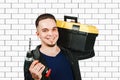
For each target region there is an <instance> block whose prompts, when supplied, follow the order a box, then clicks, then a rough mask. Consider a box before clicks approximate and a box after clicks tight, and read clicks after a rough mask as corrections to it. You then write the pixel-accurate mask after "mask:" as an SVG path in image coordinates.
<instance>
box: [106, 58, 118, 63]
mask: <svg viewBox="0 0 120 80" xmlns="http://www.w3.org/2000/svg"><path fill="white" fill-rule="evenodd" d="M118 60H119V59H118V57H106V61H110V62H113V61H114V62H115V61H116V62H117V61H118Z"/></svg>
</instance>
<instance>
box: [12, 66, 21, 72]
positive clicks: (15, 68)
mask: <svg viewBox="0 0 120 80" xmlns="http://www.w3.org/2000/svg"><path fill="white" fill-rule="evenodd" d="M12 72H23V68H22V67H12Z"/></svg>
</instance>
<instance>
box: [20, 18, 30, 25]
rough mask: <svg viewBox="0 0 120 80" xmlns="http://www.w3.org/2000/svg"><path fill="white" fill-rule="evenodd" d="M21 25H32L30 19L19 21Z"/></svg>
mask: <svg viewBox="0 0 120 80" xmlns="http://www.w3.org/2000/svg"><path fill="white" fill-rule="evenodd" d="M19 24H31V20H30V19H19Z"/></svg>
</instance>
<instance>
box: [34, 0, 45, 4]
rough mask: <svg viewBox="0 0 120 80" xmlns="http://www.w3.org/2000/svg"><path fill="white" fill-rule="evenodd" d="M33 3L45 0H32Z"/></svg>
mask: <svg viewBox="0 0 120 80" xmlns="http://www.w3.org/2000/svg"><path fill="white" fill-rule="evenodd" d="M32 3H45V0H32Z"/></svg>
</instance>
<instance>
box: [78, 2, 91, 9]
mask: <svg viewBox="0 0 120 80" xmlns="http://www.w3.org/2000/svg"><path fill="white" fill-rule="evenodd" d="M91 7H92V5H91V4H87V3H85V4H84V3H81V4H79V8H82V9H83V8H85V9H86V8H89V9H90V8H91Z"/></svg>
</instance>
